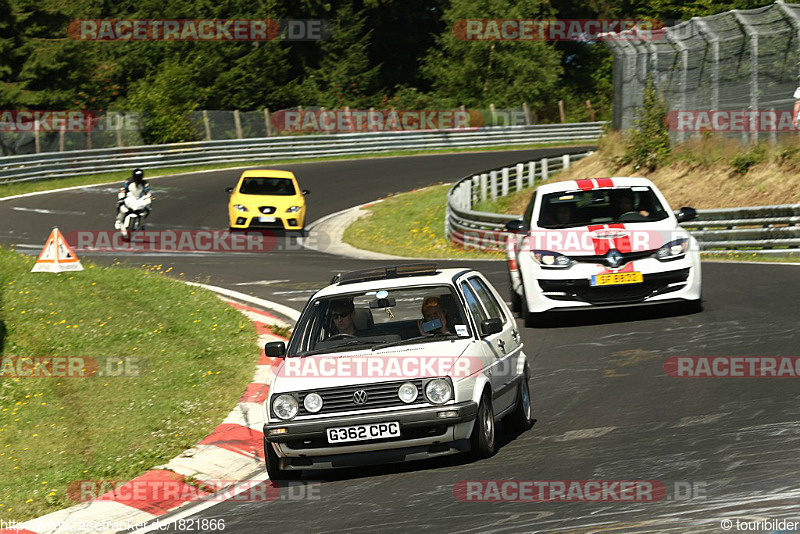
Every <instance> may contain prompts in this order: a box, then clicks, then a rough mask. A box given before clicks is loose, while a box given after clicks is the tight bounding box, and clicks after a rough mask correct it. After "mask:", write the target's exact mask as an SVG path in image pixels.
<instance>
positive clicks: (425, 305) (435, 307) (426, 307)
mask: <svg viewBox="0 0 800 534" xmlns="http://www.w3.org/2000/svg"><path fill="white" fill-rule="evenodd" d="M440 298H441V297H425V300H423V301H422V319H420V320H419V321H417V328H418V329H419V333H420V335H425V334H440V333H441V334H447V333H448V332H449V330H448V325H449V321H448V317H447V311H446V310H445V309H444V307H443V306H440V303H439V300H440ZM437 319H438V320H439V321H440V322H441V327H437V328H435V329H434V330H429V329H428V330H427V331H426V329H425V328H424V327H425V325H426V324H428V323H432V322H433V321H436V320H437Z"/></svg>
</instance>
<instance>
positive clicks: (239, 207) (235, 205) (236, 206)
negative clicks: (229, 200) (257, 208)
mask: <svg viewBox="0 0 800 534" xmlns="http://www.w3.org/2000/svg"><path fill="white" fill-rule="evenodd" d="M233 209H235V210H236V211H250V210H249V209H247V206H243V205H241V204H234V205H233Z"/></svg>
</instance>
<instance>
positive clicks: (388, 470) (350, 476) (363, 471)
mask: <svg viewBox="0 0 800 534" xmlns="http://www.w3.org/2000/svg"><path fill="white" fill-rule="evenodd" d="M533 425H534V428H535V426H536V419H534V420H533ZM495 428H496V429H497V433H496V435H495V436H496V437H495V439H496V441H497V449H496V453H495V455H498V454H502V450H503V447H505V446H506V445H508V444H509V443H512V442H514V441H516V440H517V438H519V437H521V436H522V435H524V434H525V433H526V432H530V431H531V430H533V428H531V429H530V430H526V431H524V432H512V431H510V430H507V429H506V428H505V425H504V424H503V423H502V422H500V423H498V424H497V426H496V427H495ZM482 461H486V460H473V459H471V458H470V457H469V456H468V455H467V454H466V453H463V454H453V455H450V456H441V457H439V458H430V459H427V460H415V461H413V462H402V463H392V464H378V465H370V466H363V467H343V468H338V469H326V470H316V471H305V472H304V473H303V478H302V479H301V481H302V482H311V481H314V482H320V483H323V484H324V483H326V482H339V481H342V480H357V479H360V478H371V477H379V476H390V475H395V474H398V473H411V472H416V471H432V470H437V469H446V468H450V467H459V466H464V465H469V464H473V463H478V462H482Z"/></svg>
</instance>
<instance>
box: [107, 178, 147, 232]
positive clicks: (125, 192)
mask: <svg viewBox="0 0 800 534" xmlns="http://www.w3.org/2000/svg"><path fill="white" fill-rule="evenodd" d="M128 196H130V197H131V198H134V199H142V198H144V197H145V196H147V197H148V198H149V196H150V183H149V182H148V181H147V180H145V179H144V171H143V170H142V169H134V170H133V172H131V177H130V178H128V179H127V180H125V181H124V182H122V187H120V189H119V194H118V195H117V220H116V221H114V228H116V229H117V230H122V221H123V220H124V219H125V215H126V214H127V213H128V212H129V211H130V208H128V206H126V205H125V199H126V198H128ZM148 215H150V205H149V204H148V205H147V206H146V207H145V208H144V209H143V210H142V220H144V219H146V218H147V216H148Z"/></svg>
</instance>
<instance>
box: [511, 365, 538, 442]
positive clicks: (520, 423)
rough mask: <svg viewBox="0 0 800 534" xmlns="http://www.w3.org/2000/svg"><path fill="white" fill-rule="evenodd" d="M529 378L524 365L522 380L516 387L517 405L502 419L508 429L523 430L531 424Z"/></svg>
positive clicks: (531, 408) (531, 406) (531, 405)
mask: <svg viewBox="0 0 800 534" xmlns="http://www.w3.org/2000/svg"><path fill="white" fill-rule="evenodd" d="M529 380H530V377H529V373H528V366H527V365H526V366H525V372H524V373H522V382H520V384H519V387H518V389H517V406H516V407H515V408H514V411H513V412H511V413H510V414H509V415H508V416H506V418H505V419H504V422H505V423H506V424H507V425H508V427H509V429H510V430H512V431H514V432H524V431H526V430H530V428H531V427H532V426H533V400H532V399H531V390H530V385H529V384H528V382H529Z"/></svg>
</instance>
